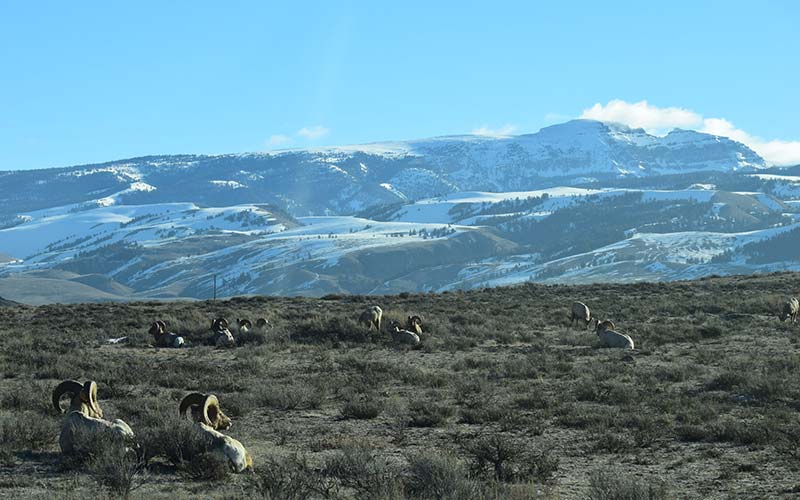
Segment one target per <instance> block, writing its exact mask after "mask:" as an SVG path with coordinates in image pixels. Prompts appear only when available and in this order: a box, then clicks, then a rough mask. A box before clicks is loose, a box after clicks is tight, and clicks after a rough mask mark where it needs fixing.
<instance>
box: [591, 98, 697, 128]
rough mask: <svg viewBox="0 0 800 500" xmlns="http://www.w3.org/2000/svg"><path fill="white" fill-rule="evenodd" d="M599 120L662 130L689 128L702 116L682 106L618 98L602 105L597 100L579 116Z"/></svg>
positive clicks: (695, 124)
mask: <svg viewBox="0 0 800 500" xmlns="http://www.w3.org/2000/svg"><path fill="white" fill-rule="evenodd" d="M580 117H581V118H588V119H591V120H599V121H601V122H615V123H624V124H625V125H627V126H629V127H633V128H644V129H648V130H663V129H672V128H676V127H678V128H691V127H696V126H698V125H699V124H701V123H702V122H703V117H701V116H700V115H698V114H697V113H695V112H693V111H689V110H688V109H684V108H659V107H657V106H651V105H650V104H648V102H647V101H639V102H634V103H629V102H625V101H622V100H620V99H614V100H612V101H609V102H608V104H606V105H602V104H600V103H599V102H598V103H597V104H595V105H594V106H592V107H591V108H589V109H584V110H583V113H582V114H581V116H580Z"/></svg>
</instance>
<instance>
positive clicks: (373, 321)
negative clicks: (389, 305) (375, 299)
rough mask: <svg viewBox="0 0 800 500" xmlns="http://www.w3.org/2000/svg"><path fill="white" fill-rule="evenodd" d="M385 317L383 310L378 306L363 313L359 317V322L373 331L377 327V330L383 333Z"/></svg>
mask: <svg viewBox="0 0 800 500" xmlns="http://www.w3.org/2000/svg"><path fill="white" fill-rule="evenodd" d="M382 317H383V310H382V309H381V308H380V307H378V306H372V307H368V308H367V309H366V310H365V311H364V312H362V313H361V316H359V317H358V322H359V323H363V324H365V325H367V328H369V329H371V328H372V327H373V326H375V329H376V330H378V331H381V318H382Z"/></svg>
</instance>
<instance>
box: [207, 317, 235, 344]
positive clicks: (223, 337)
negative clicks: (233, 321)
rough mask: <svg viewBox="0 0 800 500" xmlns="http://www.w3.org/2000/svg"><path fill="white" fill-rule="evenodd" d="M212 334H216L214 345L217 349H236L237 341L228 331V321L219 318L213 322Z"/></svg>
mask: <svg viewBox="0 0 800 500" xmlns="http://www.w3.org/2000/svg"><path fill="white" fill-rule="evenodd" d="M211 332H212V333H213V334H214V345H215V346H217V347H234V346H236V339H234V338H233V334H232V333H231V331H230V330H228V320H226V319H225V318H217V319H215V320H213V321H212V322H211Z"/></svg>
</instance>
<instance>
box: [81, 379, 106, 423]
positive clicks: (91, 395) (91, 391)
mask: <svg viewBox="0 0 800 500" xmlns="http://www.w3.org/2000/svg"><path fill="white" fill-rule="evenodd" d="M81 401H83V402H84V403H86V404H88V405H89V408H91V409H92V411H93V412H94V413H95V414H96V415H97V416H98V417H102V416H103V411H102V410H101V409H100V405H99V404H98V403H97V382H95V381H94V380H89V381H87V382H86V383H85V384H83V389H82V390H81Z"/></svg>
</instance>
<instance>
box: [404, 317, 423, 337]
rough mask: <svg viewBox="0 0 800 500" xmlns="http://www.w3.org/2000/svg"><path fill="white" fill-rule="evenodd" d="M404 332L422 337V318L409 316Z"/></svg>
mask: <svg viewBox="0 0 800 500" xmlns="http://www.w3.org/2000/svg"><path fill="white" fill-rule="evenodd" d="M406 330H409V331H411V332H414V333H416V334H417V335H422V318H420V317H419V316H409V317H408V318H407V319H406Z"/></svg>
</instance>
